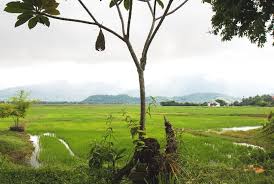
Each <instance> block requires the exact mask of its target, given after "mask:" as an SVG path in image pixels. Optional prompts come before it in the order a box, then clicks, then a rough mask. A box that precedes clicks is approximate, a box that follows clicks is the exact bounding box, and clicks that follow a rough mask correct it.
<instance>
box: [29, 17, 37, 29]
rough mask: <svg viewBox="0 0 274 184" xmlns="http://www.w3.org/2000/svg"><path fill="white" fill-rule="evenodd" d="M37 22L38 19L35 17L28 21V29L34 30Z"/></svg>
mask: <svg viewBox="0 0 274 184" xmlns="http://www.w3.org/2000/svg"><path fill="white" fill-rule="evenodd" d="M38 21H39V18H38V17H37V16H36V17H33V18H32V19H30V20H29V23H28V26H29V29H32V28H34V27H35V26H36V25H37V23H38Z"/></svg>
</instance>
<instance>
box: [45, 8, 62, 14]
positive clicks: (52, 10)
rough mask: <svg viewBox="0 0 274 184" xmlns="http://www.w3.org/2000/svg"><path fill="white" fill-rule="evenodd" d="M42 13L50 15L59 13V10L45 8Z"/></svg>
mask: <svg viewBox="0 0 274 184" xmlns="http://www.w3.org/2000/svg"><path fill="white" fill-rule="evenodd" d="M44 13H48V14H50V15H60V12H59V10H57V9H46V10H45V11H44Z"/></svg>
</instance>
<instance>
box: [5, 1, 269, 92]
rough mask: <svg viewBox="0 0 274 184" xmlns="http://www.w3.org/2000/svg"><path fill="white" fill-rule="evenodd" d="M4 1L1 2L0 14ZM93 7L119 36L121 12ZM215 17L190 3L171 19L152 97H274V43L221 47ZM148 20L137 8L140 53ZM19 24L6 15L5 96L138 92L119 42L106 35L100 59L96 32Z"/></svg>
mask: <svg viewBox="0 0 274 184" xmlns="http://www.w3.org/2000/svg"><path fill="white" fill-rule="evenodd" d="M6 2H8V0H4V1H1V2H0V7H1V9H3V7H4V4H5V3H6ZM87 3H88V5H89V7H92V10H93V11H95V14H96V15H98V16H99V17H102V19H100V20H102V23H104V25H111V26H113V27H114V28H115V30H117V31H120V25H119V19H116V18H117V13H116V11H115V10H111V11H109V9H108V8H107V6H106V9H104V10H102V9H101V7H102V6H103V5H102V4H101V3H100V2H99V1H98V2H94V1H92V2H91V1H90V2H89V1H87ZM106 3H107V2H106ZM61 5H62V7H61V10H62V13H63V16H66V17H79V18H84V19H88V18H89V17H88V16H87V14H86V13H85V12H83V11H81V9H80V8H81V7H80V6H79V5H78V4H76V3H74V1H64V2H63V1H62V2H61ZM105 5H106V4H105ZM95 7H96V8H95ZM140 12H142V13H144V15H143V16H141V13H140ZM211 15H212V12H211V10H210V8H209V7H208V6H207V5H205V4H202V3H201V2H200V1H190V2H189V4H187V5H186V6H185V7H184V8H183V9H182V10H180V11H178V13H177V15H174V16H170V17H168V18H167V20H166V22H165V24H164V26H163V27H162V29H161V30H160V32H159V34H158V35H157V36H156V38H155V40H154V41H155V42H154V43H153V45H152V47H151V51H150V54H149V60H148V65H147V71H146V77H147V86H148V89H147V90H148V93H153V94H157V95H182V93H183V94H185V93H191V92H208V91H214V92H223V93H227V94H231V95H237V96H242V95H253V94H256V93H269V92H274V87H272V86H273V85H271V84H273V79H274V72H272V70H273V68H274V63H273V59H272V58H271V56H272V55H273V54H272V53H273V47H271V46H270V45H271V43H268V44H267V45H266V47H265V48H257V47H256V45H252V44H251V43H249V41H248V40H247V39H234V40H233V41H232V42H225V43H223V42H221V41H220V38H219V37H218V36H213V35H209V34H208V33H207V32H208V31H209V30H210V17H211ZM147 16H149V11H145V10H144V9H143V8H142V7H141V4H140V3H139V5H138V6H137V10H136V11H135V14H134V19H133V20H134V21H136V24H135V25H133V27H132V28H133V30H134V31H133V33H132V35H134V36H133V38H134V39H133V43H134V44H133V45H134V46H135V47H136V48H138V49H137V50H138V53H140V50H141V48H142V44H143V40H144V39H145V36H146V35H147V32H148V30H147V28H148V25H149V23H150V18H147ZM15 19H16V17H15V16H14V15H12V14H7V13H5V12H2V11H1V12H0V21H1V30H0V33H1V34H0V40H1V41H0V89H3V88H7V87H12V86H18V85H19V86H22V85H30V84H38V83H44V82H52V81H60V80H64V81H69V82H70V83H88V82H102V83H109V84H111V85H114V86H117V88H119V89H120V88H121V89H122V90H124V91H127V90H128V91H130V90H135V89H136V88H138V81H137V73H136V69H135V68H134V64H133V62H132V61H131V58H130V55H129V53H128V51H127V50H126V47H125V46H124V45H123V44H122V43H120V42H119V40H117V38H115V37H112V36H110V35H109V34H106V37H107V42H106V44H107V50H106V51H105V52H96V51H95V49H94V42H95V39H96V36H97V33H98V29H97V28H96V27H90V26H86V25H81V24H73V23H64V22H60V21H52V25H51V28H49V29H48V28H46V27H41V26H39V27H38V28H37V29H35V30H31V31H29V30H28V29H27V27H26V26H22V27H20V28H16V29H15V28H14V26H13V25H14V22H15Z"/></svg>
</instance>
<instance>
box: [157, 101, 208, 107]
mask: <svg viewBox="0 0 274 184" xmlns="http://www.w3.org/2000/svg"><path fill="white" fill-rule="evenodd" d="M160 104H161V106H207V102H204V103H191V102H183V103H180V102H175V101H167V102H160Z"/></svg>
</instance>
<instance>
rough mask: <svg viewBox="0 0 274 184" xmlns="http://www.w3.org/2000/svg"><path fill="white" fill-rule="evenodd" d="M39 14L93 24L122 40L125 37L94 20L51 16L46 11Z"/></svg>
mask: <svg viewBox="0 0 274 184" xmlns="http://www.w3.org/2000/svg"><path fill="white" fill-rule="evenodd" d="M38 14H40V15H44V16H47V17H50V18H52V19H57V20H63V21H68V22H78V23H83V24H89V25H94V26H98V27H100V28H102V29H104V30H105V31H108V32H109V33H112V34H113V35H115V36H116V37H118V38H120V39H121V40H122V41H124V42H125V39H124V38H123V37H122V36H121V35H119V34H118V33H116V32H115V31H113V30H112V29H110V28H108V27H105V26H103V25H101V24H99V23H95V22H89V21H85V20H79V19H71V18H64V17H56V16H53V15H49V14H46V13H38Z"/></svg>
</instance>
